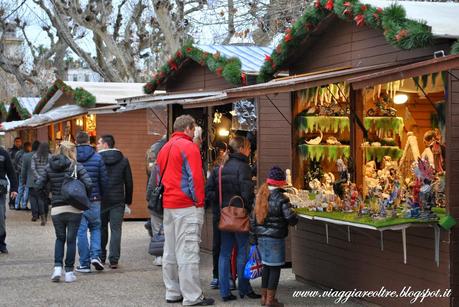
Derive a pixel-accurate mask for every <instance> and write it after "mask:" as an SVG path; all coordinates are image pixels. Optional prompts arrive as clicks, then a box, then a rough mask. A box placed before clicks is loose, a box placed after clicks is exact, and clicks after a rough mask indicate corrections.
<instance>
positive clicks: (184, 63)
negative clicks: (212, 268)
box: [118, 45, 272, 250]
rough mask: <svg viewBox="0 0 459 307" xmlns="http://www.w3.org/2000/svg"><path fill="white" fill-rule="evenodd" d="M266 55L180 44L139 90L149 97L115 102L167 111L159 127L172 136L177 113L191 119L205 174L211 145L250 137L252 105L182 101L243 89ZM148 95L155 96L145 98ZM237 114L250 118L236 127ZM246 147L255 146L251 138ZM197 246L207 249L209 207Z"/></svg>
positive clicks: (209, 244) (212, 153)
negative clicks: (197, 130)
mask: <svg viewBox="0 0 459 307" xmlns="http://www.w3.org/2000/svg"><path fill="white" fill-rule="evenodd" d="M271 51H272V49H270V48H262V47H255V46H237V45H228V46H221V45H220V46H219V45H212V46H210V45H195V46H193V45H186V46H184V47H182V48H181V49H180V50H178V51H177V52H176V53H175V54H174V56H173V57H172V58H171V59H170V60H169V61H168V62H167V64H165V65H164V66H163V67H162V68H160V69H159V71H158V72H157V73H156V74H155V75H154V76H153V78H152V79H151V80H150V81H149V82H148V83H147V84H146V85H145V92H146V93H147V94H149V95H147V96H144V97H133V98H127V99H123V100H122V101H121V100H118V102H119V103H120V102H121V103H124V104H125V108H126V110H129V109H138V108H152V107H155V109H154V110H160V111H161V112H164V111H165V110H167V113H166V114H167V119H166V120H165V123H166V124H167V130H166V132H167V133H168V134H171V133H172V125H173V122H174V119H175V118H176V117H178V116H180V115H182V114H190V115H192V116H193V117H194V118H195V119H196V121H197V123H198V125H199V126H201V127H202V128H203V131H204V132H203V144H202V146H201V155H202V157H203V166H204V169H205V171H207V170H210V169H212V167H213V166H214V159H215V149H214V146H215V144H216V142H217V141H224V142H226V143H227V142H228V138H229V134H230V133H241V134H243V135H250V136H255V132H256V131H255V127H256V126H255V122H256V118H255V106H254V104H253V102H252V101H243V102H239V104H237V105H233V103H229V104H226V105H219V106H218V107H217V108H212V107H207V106H202V107H197V108H187V107H186V105H187V101H188V100H189V99H195V98H199V97H208V96H212V95H218V94H219V93H220V92H221V91H222V90H225V89H229V88H235V87H238V86H241V85H244V84H254V83H255V78H256V75H257V74H258V70H259V69H260V66H261V64H262V63H263V59H264V57H265V55H266V54H269V53H270V52H271ZM157 89H160V90H165V91H166V94H157V93H156V92H155V91H156V90H157ZM153 93H155V95H151V94H153ZM163 108H167V109H163ZM241 110H244V111H247V112H248V114H250V116H251V117H250V120H249V119H248V118H247V121H245V122H244V124H242V125H241V123H240V121H239V120H237V119H238V118H239V117H238V116H239V115H240V113H241ZM136 112H139V111H136ZM233 114H235V115H233ZM251 127H252V128H251ZM150 144H151V143H150ZM252 146H253V148H255V147H256V142H255V138H253V145H252ZM201 246H202V247H203V248H204V249H206V250H211V249H212V214H211V209H210V208H209V209H208V211H207V214H206V219H205V225H204V227H203V231H202V243H201Z"/></svg>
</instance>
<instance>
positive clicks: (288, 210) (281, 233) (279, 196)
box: [251, 189, 298, 239]
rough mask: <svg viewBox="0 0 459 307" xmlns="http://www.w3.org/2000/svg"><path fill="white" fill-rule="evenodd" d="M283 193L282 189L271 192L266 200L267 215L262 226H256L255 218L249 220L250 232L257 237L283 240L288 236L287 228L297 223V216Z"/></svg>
mask: <svg viewBox="0 0 459 307" xmlns="http://www.w3.org/2000/svg"><path fill="white" fill-rule="evenodd" d="M284 192H285V190H283V189H274V190H272V191H271V193H270V195H269V198H268V214H267V215H266V218H265V220H264V221H263V224H258V223H257V221H256V219H255V218H253V219H252V220H251V224H252V232H253V233H255V234H256V235H257V237H271V238H277V239H283V238H285V237H287V235H288V226H289V225H290V226H294V225H296V223H298V216H297V215H296V213H295V211H293V209H292V205H291V204H290V200H289V199H288V197H287V196H285V195H284Z"/></svg>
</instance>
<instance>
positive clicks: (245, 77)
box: [241, 73, 247, 85]
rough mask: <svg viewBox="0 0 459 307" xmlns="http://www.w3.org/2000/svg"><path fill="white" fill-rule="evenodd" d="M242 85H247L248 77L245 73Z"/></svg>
mask: <svg viewBox="0 0 459 307" xmlns="http://www.w3.org/2000/svg"><path fill="white" fill-rule="evenodd" d="M241 81H242V85H247V75H246V74H245V73H242V74H241Z"/></svg>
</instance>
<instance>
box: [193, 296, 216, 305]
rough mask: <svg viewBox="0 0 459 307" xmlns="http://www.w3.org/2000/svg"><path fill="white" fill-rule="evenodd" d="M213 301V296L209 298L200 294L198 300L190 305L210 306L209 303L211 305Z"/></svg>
mask: <svg viewBox="0 0 459 307" xmlns="http://www.w3.org/2000/svg"><path fill="white" fill-rule="evenodd" d="M214 303H215V300H214V299H213V298H210V297H207V298H206V297H204V295H203V296H201V298H200V301H199V302H197V303H195V304H193V305H191V306H210V305H213V304H214Z"/></svg>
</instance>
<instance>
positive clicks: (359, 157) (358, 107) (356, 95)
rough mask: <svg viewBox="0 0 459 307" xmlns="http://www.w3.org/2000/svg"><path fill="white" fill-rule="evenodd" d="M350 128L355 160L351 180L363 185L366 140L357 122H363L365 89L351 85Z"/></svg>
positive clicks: (352, 154)
mask: <svg viewBox="0 0 459 307" xmlns="http://www.w3.org/2000/svg"><path fill="white" fill-rule="evenodd" d="M350 103H351V106H350V109H351V116H350V128H351V129H350V130H351V144H350V145H351V158H352V161H353V164H354V165H353V166H354V167H353V170H352V173H351V180H352V181H353V182H355V183H356V184H357V186H361V185H362V184H363V151H362V147H361V144H362V143H363V141H364V137H363V127H360V126H359V125H358V124H357V121H358V120H360V123H362V124H363V91H362V90H354V89H353V88H352V86H351V90H350Z"/></svg>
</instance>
